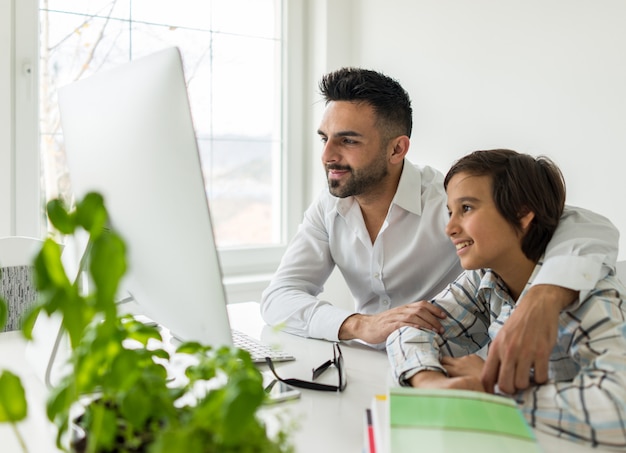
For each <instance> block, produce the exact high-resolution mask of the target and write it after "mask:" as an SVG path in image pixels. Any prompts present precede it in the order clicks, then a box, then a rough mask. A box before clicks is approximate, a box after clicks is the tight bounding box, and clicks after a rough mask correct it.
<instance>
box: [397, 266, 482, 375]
mask: <svg viewBox="0 0 626 453" xmlns="http://www.w3.org/2000/svg"><path fill="white" fill-rule="evenodd" d="M484 274H485V272H484V271H465V272H464V273H463V274H461V275H460V276H459V278H458V279H457V280H456V281H455V282H453V283H451V284H450V285H448V287H447V288H446V289H445V290H444V291H442V292H441V293H440V294H439V295H438V296H436V297H435V298H434V299H433V300H432V302H433V303H434V304H435V305H437V306H438V307H439V308H441V309H442V310H443V311H444V312H445V313H446V315H447V316H446V318H445V319H441V321H440V322H441V325H442V327H443V332H442V333H435V332H433V331H431V330H425V329H416V328H414V327H403V328H401V329H398V330H396V331H394V332H392V334H391V335H389V337H388V338H387V355H388V358H389V361H390V364H391V369H392V373H393V375H394V378H395V380H396V382H398V383H399V384H400V385H405V386H407V385H411V384H412V383H413V377H414V376H415V375H416V374H418V373H419V374H422V373H421V372H422V371H431V372H433V373H434V374H432V376H434V377H435V378H437V377H443V378H445V379H447V373H446V370H445V368H444V367H443V365H442V364H441V361H440V357H442V356H454V357H459V356H463V355H467V354H473V353H476V352H477V351H478V350H480V349H481V348H482V347H483V346H484V345H486V344H487V343H488V341H489V334H488V328H489V322H490V318H489V307H488V304H487V303H486V302H485V301H484V299H483V298H482V297H481V296H480V294H479V291H480V290H479V288H480V287H481V279H482V277H483V276H484ZM427 375H431V373H426V374H425V375H424V376H427Z"/></svg>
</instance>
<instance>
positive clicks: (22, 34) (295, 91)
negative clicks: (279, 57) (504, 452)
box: [0, 0, 307, 302]
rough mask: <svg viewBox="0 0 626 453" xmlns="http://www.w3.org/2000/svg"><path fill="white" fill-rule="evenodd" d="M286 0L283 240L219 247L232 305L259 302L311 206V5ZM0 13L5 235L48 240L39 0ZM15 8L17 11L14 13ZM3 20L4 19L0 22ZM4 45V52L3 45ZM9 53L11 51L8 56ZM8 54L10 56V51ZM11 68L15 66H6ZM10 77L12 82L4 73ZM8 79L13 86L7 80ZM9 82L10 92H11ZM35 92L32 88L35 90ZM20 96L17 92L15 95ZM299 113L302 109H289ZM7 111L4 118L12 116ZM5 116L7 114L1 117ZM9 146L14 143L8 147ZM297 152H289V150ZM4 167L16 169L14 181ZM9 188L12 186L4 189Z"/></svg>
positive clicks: (0, 204) (9, 5) (9, 4)
mask: <svg viewBox="0 0 626 453" xmlns="http://www.w3.org/2000/svg"><path fill="white" fill-rule="evenodd" d="M281 1H282V14H283V18H282V26H283V32H284V36H285V39H284V44H283V49H282V53H283V61H284V62H285V63H284V64H283V68H282V71H283V80H284V81H285V83H283V93H282V102H283V113H282V123H283V129H282V130H283V152H282V159H281V168H280V173H281V175H282V177H283V179H284V181H283V186H282V194H281V195H282V200H283V203H282V213H281V222H282V225H281V227H282V228H281V230H282V238H281V241H280V242H279V244H277V245H275V246H260V247H252V246H250V247H241V248H235V247H229V248H223V249H219V255H220V261H221V266H222V272H223V275H224V282H225V284H226V291H227V295H228V300H229V302H239V301H244V300H258V298H259V297H260V292H261V291H262V289H263V288H265V286H267V283H268V281H269V278H270V277H271V274H272V273H273V272H274V270H275V269H276V267H277V266H278V263H279V262H280V258H281V257H282V254H283V253H284V251H285V248H286V244H287V242H288V240H289V238H290V237H292V236H293V234H294V233H295V231H296V229H297V226H298V224H299V223H300V221H301V217H302V212H303V210H304V199H305V191H306V186H305V184H306V181H307V178H306V173H305V165H304V163H305V161H306V160H305V159H304V156H303V154H304V151H302V152H298V151H299V150H304V134H303V133H302V130H303V127H302V112H301V109H302V105H303V104H302V94H301V93H303V91H304V88H303V85H304V80H305V77H304V73H303V69H302V68H303V67H304V62H303V59H304V57H303V55H304V52H303V48H304V36H303V33H304V32H303V30H304V29H305V27H304V26H303V25H304V14H303V10H304V5H303V2H302V1H300V0H298V1H293V0H281ZM0 2H1V3H0V13H4V12H6V11H8V12H9V14H0V17H4V18H8V21H10V24H7V25H10V26H9V27H7V28H6V30H12V31H10V32H9V33H11V35H12V39H11V40H10V42H9V43H7V42H5V41H3V44H2V46H3V47H8V48H9V50H10V51H11V53H10V54H9V55H11V58H10V61H9V62H8V63H7V62H6V61H1V62H0V95H1V96H10V99H11V103H10V110H11V112H9V113H8V115H9V117H10V118H9V119H12V120H13V122H11V121H8V123H4V124H8V125H7V127H6V128H4V127H3V129H0V137H2V142H0V146H2V148H0V163H1V164H4V163H5V162H8V163H9V165H7V166H5V165H2V166H1V167H2V168H3V169H4V170H2V172H3V173H0V177H2V178H1V179H2V180H4V181H8V184H7V183H5V184H4V187H2V188H3V190H2V193H7V194H8V195H7V196H6V197H4V196H2V197H1V198H0V208H3V209H4V212H7V206H10V208H8V209H10V211H9V212H11V215H10V216H8V217H9V219H10V220H9V222H10V225H6V224H3V223H0V235H7V236H8V235H11V236H33V237H42V236H44V235H45V234H46V233H45V225H44V223H43V219H41V218H40V213H41V209H42V208H41V206H42V202H43V201H42V199H43V197H42V196H41V193H40V191H41V183H40V157H39V118H38V115H39V110H38V108H39V107H38V99H37V97H38V96H37V95H38V80H39V71H38V61H39V49H38V44H39V1H38V0H19V1H17V0H0ZM11 13H12V14H11ZM0 25H4V24H0ZM3 50H4V49H3ZM3 54H5V53H3ZM5 55H6V54H5ZM7 67H8V69H7ZM5 73H9V75H10V76H11V77H10V78H9V80H8V81H5V78H4V74H5ZM7 82H8V83H7ZM7 87H8V88H9V92H8V93H7V92H6V90H7ZM29 90H30V91H29ZM12 93H14V94H12ZM290 112H295V114H290ZM6 114H7V113H6V112H4V111H0V115H6ZM0 118H3V116H0ZM7 143H8V146H6V145H7ZM288 151H290V152H288ZM5 172H8V173H9V174H10V176H11V177H10V178H8V179H5V178H4V177H5V176H7V175H6V174H5ZM7 185H10V187H9V188H8V190H7V191H5V190H4V189H5V187H6V186H7Z"/></svg>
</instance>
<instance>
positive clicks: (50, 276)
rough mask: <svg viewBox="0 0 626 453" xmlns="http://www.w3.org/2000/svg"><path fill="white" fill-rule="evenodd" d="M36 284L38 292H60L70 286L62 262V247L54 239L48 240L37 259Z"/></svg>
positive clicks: (35, 263)
mask: <svg viewBox="0 0 626 453" xmlns="http://www.w3.org/2000/svg"><path fill="white" fill-rule="evenodd" d="M34 265H35V284H36V287H37V290H39V291H46V290H49V289H54V290H59V289H63V288H67V287H69V286H70V281H69V279H68V278H67V274H66V273H65V268H64V267H63V262H62V261H61V247H60V246H59V244H57V243H56V242H55V241H53V240H52V239H46V240H45V241H44V243H43V245H42V246H41V250H40V251H39V253H38V254H37V256H36V257H35V262H34Z"/></svg>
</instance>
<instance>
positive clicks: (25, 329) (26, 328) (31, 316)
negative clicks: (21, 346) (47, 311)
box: [22, 306, 41, 340]
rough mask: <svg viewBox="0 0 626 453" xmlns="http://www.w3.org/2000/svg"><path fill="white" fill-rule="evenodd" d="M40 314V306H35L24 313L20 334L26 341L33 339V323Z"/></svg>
mask: <svg viewBox="0 0 626 453" xmlns="http://www.w3.org/2000/svg"><path fill="white" fill-rule="evenodd" d="M40 312H41V306H35V307H34V308H33V309H32V310H30V311H28V313H26V316H24V319H23V320H22V333H23V334H24V338H26V339H27V340H32V339H33V328H34V327H35V321H37V317H38V316H39V313H40Z"/></svg>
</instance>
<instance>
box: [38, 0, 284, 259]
mask: <svg viewBox="0 0 626 453" xmlns="http://www.w3.org/2000/svg"><path fill="white" fill-rule="evenodd" d="M242 11H246V12H247V14H242ZM278 18H280V1H279V0H182V1H177V2H172V1H164V0H90V1H88V2H86V1H84V0H40V134H41V159H42V169H43V173H44V174H43V176H42V177H43V187H44V190H45V192H46V198H47V199H50V198H54V197H61V198H63V199H65V200H66V201H67V202H68V203H71V202H72V193H71V178H70V175H69V174H68V171H67V165H66V162H65V152H64V147H63V135H62V130H61V124H60V120H59V113H58V108H57V89H59V88H60V87H62V86H63V85H66V84H68V83H72V82H74V81H76V80H80V79H82V78H85V77H89V76H90V75H92V74H94V73H96V72H98V71H104V70H107V69H111V68H113V67H115V66H117V65H120V64H123V63H125V62H127V61H130V60H132V59H135V58H140V57H141V56H145V55H148V54H150V53H152V52H155V51H157V50H160V49H162V48H165V47H171V46H177V47H179V49H180V50H181V53H182V55H183V62H184V66H185V75H186V79H187V86H188V92H189V98H190V104H191V109H192V116H193V118H194V125H195V129H196V136H197V139H198V145H199V149H200V157H201V161H202V167H203V172H204V174H205V179H206V181H207V187H206V190H207V195H208V197H209V202H210V204H211V210H212V214H213V219H214V222H215V231H216V239H217V243H218V245H219V246H221V247H229V246H234V247H241V246H251V245H263V244H272V243H276V242H278V241H279V240H280V237H281V232H280V225H281V222H280V216H281V212H282V208H281V197H280V193H281V190H280V178H281V177H282V175H281V174H280V171H278V169H280V167H281V165H280V160H281V156H282V133H281V129H280V124H281V120H280V118H281V112H280V108H281V100H280V96H281V88H280V87H281V80H280V76H281V69H280V68H281V46H282V36H281V27H280V25H281V24H280V20H279V19H278ZM94 108H97V106H94ZM120 108H123V106H120Z"/></svg>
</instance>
